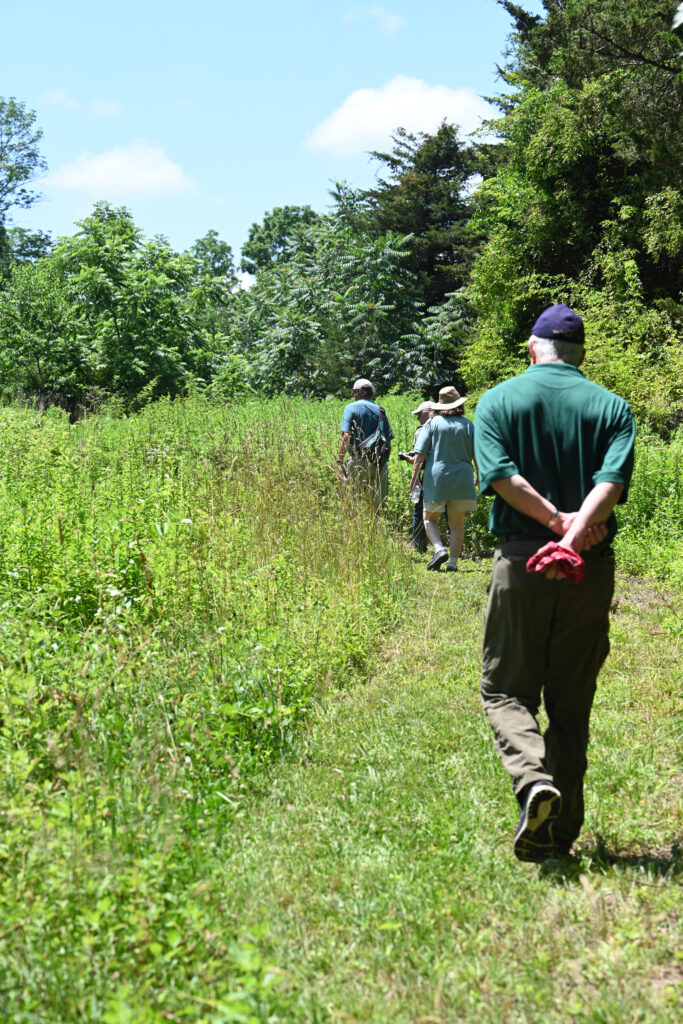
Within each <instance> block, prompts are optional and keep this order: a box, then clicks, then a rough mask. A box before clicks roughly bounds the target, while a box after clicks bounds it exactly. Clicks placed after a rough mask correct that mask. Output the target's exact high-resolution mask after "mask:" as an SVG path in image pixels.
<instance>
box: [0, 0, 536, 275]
mask: <svg viewBox="0 0 683 1024" xmlns="http://www.w3.org/2000/svg"><path fill="white" fill-rule="evenodd" d="M525 6H526V7H527V8H528V9H531V10H540V9H541V5H540V3H533V2H530V3H527V4H526V5H525ZM509 29H510V20H509V17H508V16H507V14H506V13H505V11H503V10H502V9H501V8H500V7H499V6H498V5H497V4H496V3H495V0H450V2H448V0H421V2H420V3H419V4H418V3H408V2H399V0H387V2H386V6H385V5H376V4H355V3H352V2H349V3H346V2H344V0H342V2H337V3H324V2H323V0H315V2H314V0H303V2H293V3H290V4H285V3H276V2H273V0H265V2H258V0H254V2H252V3H244V0H241V2H239V3H234V2H231V0H213V2H207V0H195V2H194V3H188V2H187V0H184V2H183V3H179V2H176V0H165V2H163V3H162V2H159V0H138V2H137V3H133V2H131V0H118V3H117V4H111V5H109V4H107V5H104V4H93V3H92V2H88V3H86V2H83V0H66V2H65V3H64V4H55V3H54V0H51V2H45V0H35V2H33V3H32V4H30V5H29V6H24V5H19V4H13V5H11V6H9V5H8V6H7V7H6V9H5V10H4V12H3V34H4V46H3V60H2V72H1V76H0V96H4V97H9V96H15V97H16V98H17V99H18V100H21V101H22V102H24V103H25V104H26V106H27V107H29V108H30V109H32V110H35V111H36V114H37V124H38V125H39V126H40V127H41V128H42V129H43V132H44V137H43V140H42V144H41V149H42V153H43V155H44V156H45V158H46V160H47V162H48V165H49V170H48V174H47V177H46V178H45V180H44V181H43V182H41V184H40V190H41V191H42V194H43V199H42V201H41V202H40V203H38V204H36V205H35V206H34V207H32V208H31V209H30V210H29V211H25V212H22V211H13V217H14V222H15V223H17V224H23V225H25V226H27V227H40V228H42V229H44V230H49V231H51V232H52V233H53V234H55V235H60V234H71V233H72V231H73V224H74V221H76V220H77V219H79V218H80V217H83V216H87V214H88V213H89V212H90V210H91V209H92V205H93V203H94V202H95V201H96V200H98V199H107V200H109V201H110V202H112V203H115V204H117V205H118V204H125V205H126V206H128V207H129V209H130V210H131V212H132V214H133V216H134V218H135V220H136V223H137V224H138V225H139V226H140V227H141V228H142V229H143V231H144V233H145V234H146V235H153V234H157V233H158V234H163V235H165V236H166V237H167V238H168V239H169V241H170V242H171V244H172V245H173V246H174V247H175V248H177V249H184V248H187V247H188V246H189V245H191V244H192V242H193V241H194V240H195V239H196V238H199V237H201V236H202V235H204V234H205V233H206V231H208V230H209V229H210V228H213V229H215V230H216V231H218V233H219V235H220V236H221V237H222V238H224V239H225V240H226V241H227V242H229V244H230V245H231V246H232V248H233V251H234V253H235V256H236V258H237V259H238V258H239V251H240V249H241V246H242V244H243V243H244V241H245V240H246V237H247V233H248V230H249V227H250V225H251V224H252V222H253V221H260V220H261V219H262V218H263V215H264V214H265V212H266V211H267V210H270V209H272V208H273V207H274V206H283V205H286V204H305V203H308V204H310V205H311V206H313V207H314V208H315V209H317V210H321V211H322V210H325V209H326V208H327V206H328V203H329V197H328V194H327V193H328V189H329V188H330V187H331V185H332V184H333V183H334V182H335V181H348V182H349V183H351V184H352V185H357V186H367V185H369V184H370V183H371V182H372V181H373V178H374V173H375V171H376V169H377V168H376V164H374V163H373V162H372V161H371V160H370V159H369V158H368V156H367V151H368V150H370V149H386V148H388V147H389V146H390V135H391V131H392V130H394V129H395V128H396V127H398V126H399V125H401V126H403V127H405V128H407V129H408V130H412V131H419V130H422V131H433V130H434V129H435V128H436V127H437V126H438V124H439V122H440V121H441V120H442V119H443V118H444V117H445V118H446V119H447V120H449V121H454V122H456V123H460V124H462V125H463V128H464V129H466V130H467V131H469V130H472V129H473V128H475V127H476V126H477V125H478V124H479V123H480V122H481V119H482V117H483V116H485V114H486V111H487V107H486V104H485V103H484V101H483V100H482V98H481V97H482V96H483V95H491V94H494V93H495V92H497V91H499V89H500V88H501V83H500V82H499V80H497V78H496V70H495V67H496V64H497V63H500V62H502V52H503V49H504V47H505V43H506V37H507V34H508V32H509Z"/></svg>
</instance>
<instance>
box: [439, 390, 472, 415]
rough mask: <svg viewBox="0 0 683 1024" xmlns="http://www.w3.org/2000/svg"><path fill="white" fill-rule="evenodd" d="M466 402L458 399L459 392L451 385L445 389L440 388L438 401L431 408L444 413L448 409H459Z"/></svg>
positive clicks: (463, 399) (464, 399)
mask: <svg viewBox="0 0 683 1024" xmlns="http://www.w3.org/2000/svg"><path fill="white" fill-rule="evenodd" d="M466 401H467V399H466V398H461V397H460V392H459V391H458V390H457V389H456V388H454V387H453V385H452V384H448V385H447V386H446V387H445V388H441V390H440V391H439V401H438V402H434V403H433V404H432V408H433V409H434V410H435V411H437V412H441V411H443V412H446V411H447V410H449V409H459V408H460V406H461V405H464V404H465V402H466Z"/></svg>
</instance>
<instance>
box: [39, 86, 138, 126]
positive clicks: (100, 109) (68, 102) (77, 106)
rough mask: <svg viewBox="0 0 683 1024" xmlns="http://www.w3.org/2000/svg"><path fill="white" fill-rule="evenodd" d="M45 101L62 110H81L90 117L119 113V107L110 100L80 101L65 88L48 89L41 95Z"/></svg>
mask: <svg viewBox="0 0 683 1024" xmlns="http://www.w3.org/2000/svg"><path fill="white" fill-rule="evenodd" d="M43 99H44V101H45V103H49V104H50V105H51V106H53V107H63V108H64V110H70V111H76V112H82V113H85V114H88V115H89V116H90V117H95V118H98V119H99V118H103V117H118V116H119V115H120V114H121V107H120V105H119V104H118V103H115V102H113V101H111V100H90V101H89V102H88V103H81V102H80V101H79V100H77V99H76V98H75V97H74V96H72V95H71V93H69V92H67V91H66V89H50V91H49V92H46V93H45V95H44V97H43Z"/></svg>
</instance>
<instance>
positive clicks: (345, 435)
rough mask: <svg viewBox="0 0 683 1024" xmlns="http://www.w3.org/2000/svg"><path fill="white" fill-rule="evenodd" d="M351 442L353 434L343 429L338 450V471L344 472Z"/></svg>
mask: <svg viewBox="0 0 683 1024" xmlns="http://www.w3.org/2000/svg"><path fill="white" fill-rule="evenodd" d="M350 443H351V434H350V433H349V432H348V430H342V432H341V434H340V435H339V450H338V452H337V471H338V472H342V470H343V468H344V458H345V457H346V453H347V451H348V450H349V445H350Z"/></svg>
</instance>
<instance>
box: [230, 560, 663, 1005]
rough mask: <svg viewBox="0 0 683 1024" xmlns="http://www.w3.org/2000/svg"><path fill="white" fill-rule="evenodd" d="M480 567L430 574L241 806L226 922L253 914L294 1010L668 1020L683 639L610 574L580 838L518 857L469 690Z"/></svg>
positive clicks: (508, 799) (473, 681)
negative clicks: (417, 596)
mask: <svg viewBox="0 0 683 1024" xmlns="http://www.w3.org/2000/svg"><path fill="white" fill-rule="evenodd" d="M417 571H418V572H420V573H421V572H422V571H423V570H422V569H421V568H420V569H419V570H417ZM486 581H487V574H486V570H485V568H482V569H479V568H476V567H472V566H471V565H467V564H466V565H465V571H463V572H461V573H460V574H459V575H458V577H456V578H447V577H445V575H443V576H440V577H437V578H436V579H429V580H427V581H426V582H424V581H423V588H424V599H423V602H422V603H421V604H420V606H419V608H418V609H417V610H416V613H415V620H414V623H413V628H412V629H410V630H406V631H403V632H402V633H401V634H399V635H397V636H396V637H395V639H394V642H393V644H392V645H391V646H390V647H389V649H388V651H387V655H388V659H389V660H388V664H386V665H385V667H384V668H381V669H380V670H379V671H378V673H377V675H376V676H374V677H373V678H372V679H371V680H370V681H369V682H368V683H367V684H366V685H364V686H362V687H356V688H354V689H353V690H352V691H347V692H343V693H339V694H338V695H337V696H336V697H335V698H334V699H332V700H330V701H329V702H328V703H327V705H326V707H325V709H324V710H322V711H321V712H320V713H319V715H318V716H317V717H316V721H315V724H314V726H313V728H312V729H311V730H310V731H309V732H308V733H307V735H306V738H305V742H304V743H303V746H302V750H301V753H300V755H299V757H298V758H297V759H296V760H295V761H293V762H291V763H289V764H288V765H287V766H283V768H282V769H281V770H279V771H278V773H277V776H276V777H273V778H272V779H271V781H270V785H269V787H268V791H267V793H266V795H264V796H263V798H262V799H260V800H259V801H258V803H257V804H256V805H254V807H253V808H252V810H251V811H250V812H249V813H248V814H247V815H245V817H244V818H243V819H240V822H239V829H238V830H237V832H236V833H235V836H234V840H233V844H232V847H231V852H230V855H229V857H228V859H227V861H226V864H225V866H224V869H223V873H222V877H224V878H225V880H226V881H225V884H226V885H228V884H229V885H230V888H231V892H232V912H233V920H234V926H235V927H236V928H238V927H242V928H244V927H245V926H246V927H247V928H248V927H249V926H256V925H257V924H258V925H259V926H260V927H261V928H263V929H264V939H263V943H264V948H265V950H266V952H267V956H268V957H269V958H270V959H271V960H272V962H274V963H277V964H279V965H280V966H281V967H282V968H283V972H284V976H283V980H282V987H283V991H284V992H287V994H288V996H289V997H290V998H291V1004H290V1007H289V1010H288V1015H287V1017H286V1019H287V1020H292V1021H294V1020H297V1021H298V1020H300V1021H309V1020H320V1021H328V1020H329V1021H348V1020H353V1021H395V1022H413V1021H432V1022H438V1021H447V1022H456V1021H472V1022H474V1021H486V1022H491V1024H494V1022H517V1021H520V1022H532V1021H533V1022H536V1021H538V1022H539V1024H540V1022H545V1021H557V1022H566V1021H577V1022H579V1021H581V1022H583V1021H586V1022H588V1021H590V1022H594V1021H595V1022H614V1024H617V1022H622V1021H629V1022H630V1021H640V1020H642V1021H662V1022H664V1021H673V1020H674V1019H676V1016H677V1014H676V1009H675V1008H676V1007H679V1008H680V999H681V989H680V985H681V982H682V981H683V961H681V959H680V948H681V946H680V940H681V920H680V905H681V884H682V876H681V868H682V867H683V860H682V857H681V849H680V844H681V842H682V840H683V807H682V804H681V780H682V772H681V768H682V766H681V727H680V721H681V719H680V712H681V701H680V653H681V652H680V644H675V643H674V644H672V643H671V637H670V635H668V634H666V633H664V632H663V631H662V630H661V628H660V627H659V626H658V625H657V622H658V613H659V612H658V604H657V603H656V597H655V595H654V594H650V598H651V599H652V600H653V601H655V603H654V605H653V606H652V607H650V606H649V605H645V606H643V603H642V601H641V600H640V595H639V591H638V590H637V588H636V590H635V598H636V600H637V602H638V603H637V604H635V605H634V604H632V603H631V601H632V600H633V597H629V596H628V593H632V586H631V584H628V593H627V592H625V590H624V587H625V586H626V583H625V581H624V580H622V581H621V584H620V590H619V592H620V595H621V597H620V603H619V605H618V607H617V610H616V613H615V621H614V626H613V644H614V648H615V650H614V654H613V656H612V658H611V660H610V661H609V662H608V667H607V669H606V671H605V672H604V674H603V676H602V680H601V684H600V689H599V694H598V699H597V703H596V709H595V713H594V717H593V740H592V748H591V766H590V769H589V773H588V778H587V821H586V826H585V829H584V832H583V834H582V837H581V840H580V842H579V847H578V854H577V856H576V858H575V859H574V860H573V861H571V862H558V863H557V864H555V865H552V864H550V865H546V866H545V867H543V868H541V869H539V868H537V867H534V866H529V865H520V864H519V863H518V862H517V861H516V860H515V859H514V857H513V855H512V851H511V836H512V832H513V831H514V827H515V825H516V818H517V812H516V809H515V808H516V803H515V802H514V800H513V798H512V795H511V792H510V789H509V784H508V782H507V779H506V777H504V774H503V771H502V769H501V768H500V765H499V763H498V760H497V758H496V756H495V753H494V750H493V745H492V741H491V737H490V734H489V729H488V725H487V723H486V722H485V719H484V717H483V714H482V711H481V707H480V702H479V696H478V651H479V643H480V623H481V616H482V613H483V606H484V602H485V586H486ZM679 611H680V606H679ZM667 641H668V642H667Z"/></svg>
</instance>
